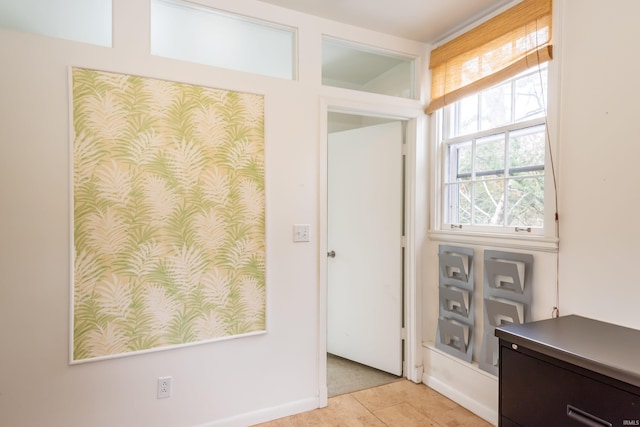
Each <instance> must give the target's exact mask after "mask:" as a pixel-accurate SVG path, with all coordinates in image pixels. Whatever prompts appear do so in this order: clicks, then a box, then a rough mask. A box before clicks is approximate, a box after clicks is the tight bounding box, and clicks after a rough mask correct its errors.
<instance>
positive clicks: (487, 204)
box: [442, 65, 548, 234]
mask: <svg viewBox="0 0 640 427" xmlns="http://www.w3.org/2000/svg"><path fill="white" fill-rule="evenodd" d="M547 74H548V72H547V66H546V65H543V66H541V67H540V68H539V69H538V68H533V69H530V70H528V71H526V72H524V73H522V74H520V75H518V76H516V77H514V78H512V79H509V80H507V81H505V82H503V83H501V84H499V85H497V86H494V87H492V88H489V89H486V90H484V91H481V92H479V93H476V94H474V95H471V96H469V97H466V98H463V99H461V100H460V101H457V102H455V103H454V104H451V105H449V106H447V107H445V108H444V109H443V114H442V119H443V120H442V125H443V126H442V135H443V139H442V161H443V165H442V166H443V167H442V170H443V179H442V227H443V228H444V229H467V230H470V231H492V232H496V231H498V232H504V233H518V232H520V233H532V234H542V233H543V227H544V185H545V177H544V174H545V152H546V145H547V144H546V135H547V132H546V99H547V93H546V92H547Z"/></svg>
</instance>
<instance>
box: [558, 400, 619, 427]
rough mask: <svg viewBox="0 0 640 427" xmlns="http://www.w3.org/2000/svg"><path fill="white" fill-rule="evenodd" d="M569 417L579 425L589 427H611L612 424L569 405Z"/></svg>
mask: <svg viewBox="0 0 640 427" xmlns="http://www.w3.org/2000/svg"><path fill="white" fill-rule="evenodd" d="M567 417H569V418H572V419H574V420H576V421H578V422H579V423H582V424H584V425H585V426H588V427H611V426H612V424H611V423H610V422H608V421H605V420H603V419H600V418H598V417H596V416H595V415H591V414H590V413H588V412H585V411H583V410H581V409H578V408H576V407H575V406H571V405H567Z"/></svg>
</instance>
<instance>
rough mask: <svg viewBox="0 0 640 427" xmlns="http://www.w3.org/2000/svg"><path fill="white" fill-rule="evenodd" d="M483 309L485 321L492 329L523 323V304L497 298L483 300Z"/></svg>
mask: <svg viewBox="0 0 640 427" xmlns="http://www.w3.org/2000/svg"><path fill="white" fill-rule="evenodd" d="M484 307H485V310H486V311H487V312H486V315H487V320H488V321H489V324H490V325H491V326H492V327H494V328H496V327H498V326H504V325H512V324H521V323H524V304H521V303H519V302H515V301H509V300H503V299H499V298H485V299H484Z"/></svg>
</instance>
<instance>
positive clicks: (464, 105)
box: [456, 94, 478, 135]
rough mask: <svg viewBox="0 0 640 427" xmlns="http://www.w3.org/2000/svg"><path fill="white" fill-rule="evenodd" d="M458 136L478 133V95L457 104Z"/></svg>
mask: <svg viewBox="0 0 640 427" xmlns="http://www.w3.org/2000/svg"><path fill="white" fill-rule="evenodd" d="M457 125H458V126H457V132H456V135H467V134H469V133H472V132H477V131H478V95H477V94H476V95H471V96H468V97H466V98H464V99H462V100H460V101H459V102H458V103H457Z"/></svg>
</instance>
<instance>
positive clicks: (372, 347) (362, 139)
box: [326, 112, 407, 397]
mask: <svg viewBox="0 0 640 427" xmlns="http://www.w3.org/2000/svg"><path fill="white" fill-rule="evenodd" d="M406 124H407V122H406V120H400V119H397V118H380V117H373V116H366V115H359V114H351V113H342V112H329V113H328V115H327V249H328V250H327V257H328V258H327V264H326V267H327V276H326V277H327V365H326V366H327V389H328V396H329V397H331V396H335V395H337V394H342V393H347V392H351V391H355V390H359V389H363V388H370V387H374V386H377V385H382V384H386V383H388V382H392V381H395V380H397V379H399V378H402V377H403V376H404V373H403V361H404V340H403V331H404V301H405V295H404V271H405V265H404V261H405V259H404V244H403V242H404V240H405V239H404V235H405V220H404V218H405V208H404V207H405V170H406V168H405V153H406V149H405V147H406V145H405V142H406V141H405V140H406Z"/></svg>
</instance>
